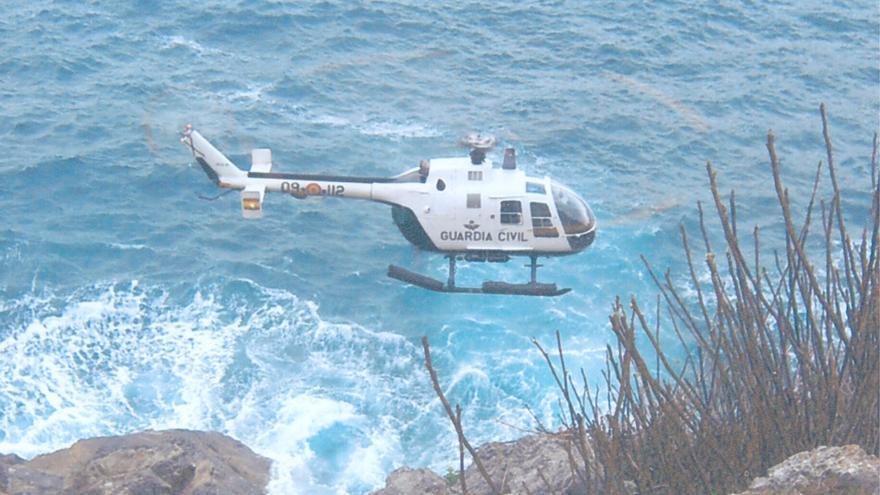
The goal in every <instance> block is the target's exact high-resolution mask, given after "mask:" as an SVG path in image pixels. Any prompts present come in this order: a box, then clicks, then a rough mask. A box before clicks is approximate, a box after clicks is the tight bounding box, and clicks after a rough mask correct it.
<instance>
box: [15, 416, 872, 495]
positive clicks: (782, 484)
mask: <svg viewBox="0 0 880 495" xmlns="http://www.w3.org/2000/svg"><path fill="white" fill-rule="evenodd" d="M568 441H569V439H568V438H567V436H566V434H564V433H538V434H534V435H529V436H525V437H523V438H520V439H518V440H515V441H512V442H491V443H487V444H484V445H483V446H481V447H480V448H479V449H478V451H479V455H480V459H481V460H482V463H483V465H484V467H485V468H486V470H487V472H488V474H489V476H490V477H491V478H492V479H493V480H495V482H496V484H498V486H499V487H500V489H501V491H502V493H505V494H560V495H561V494H565V495H569V494H571V495H573V494H583V493H590V494H599V493H603V492H601V491H596V490H595V489H594V488H592V487H589V488H588V487H587V486H586V485H585V484H584V482H583V481H582V480H580V479H578V478H577V476H575V475H573V474H572V470H571V467H570V464H569V462H570V460H569V456H568V455H567V454H566V444H567V442H568ZM270 465H271V461H270V460H269V459H266V458H265V457H262V456H260V455H257V454H255V453H254V452H253V451H252V450H250V449H249V448H248V447H246V446H245V445H244V444H242V443H241V442H238V441H236V440H233V439H231V438H229V437H226V436H224V435H222V434H220V433H214V432H199V431H188V430H165V431H147V432H143V433H133V434H130V435H122V436H115V437H102V438H93V439H89V440H81V441H79V442H76V443H75V444H74V445H73V446H71V447H70V448H67V449H62V450H59V451H57V452H53V453H51V454H46V455H42V456H38V457H35V458H34V459H32V460H30V461H26V460H24V459H21V458H20V457H18V456H16V455H13V454H9V455H0V495H24V494H28V495H48V494H58V493H64V494H89V495H105V494H106V495H110V494H113V495H145V494H150V495H159V494H161V495H214V494H217V495H220V494H223V495H245V494H247V495H255V494H262V493H265V491H266V486H267V484H268V482H269V471H270ZM598 468H599V466H597V465H593V466H591V469H592V470H596V472H599V469H598ZM464 477H465V486H466V487H467V493H468V494H470V495H491V493H492V492H491V489H490V488H489V486H488V485H487V484H486V483H485V481H484V480H483V479H482V478H481V476H480V474H479V473H478V472H477V469H476V467H475V466H473V465H471V466H470V467H468V468H467V469H466V470H465V473H464ZM627 485H628V486H631V488H632V490H631V492H632V493H636V491H635V487H634V485H629V484H627ZM461 493H462V490H461V480H460V479H459V478H458V477H457V473H455V474H448V475H447V476H446V477H445V478H444V477H441V476H440V475H439V474H437V473H434V472H433V471H430V470H428V469H411V468H406V467H404V468H400V469H398V470H396V471H394V472H393V473H391V474H390V475H389V476H388V478H387V480H386V486H385V487H384V488H382V489H380V490H378V491H375V492H373V494H372V495H460V494H461ZM827 493H846V494H851V495H878V494H880V459H878V458H877V457H875V456H872V455H868V454H866V453H865V452H864V450H862V449H861V447H858V446H856V445H847V446H842V447H818V448H816V449H813V450H810V451H806V452H802V453H799V454H796V455H793V456H791V457H789V458H788V459H786V460H785V461H783V462H782V463H780V464H778V465H776V466H774V467H772V468H770V469H769V470H768V472H767V473H766V475H765V476H763V477H758V478H755V479H754V481H752V483H751V484H750V486H749V488H748V490H746V491H744V492H741V493H740V494H739V495H770V494H773V495H776V494H787V495H819V494H827Z"/></svg>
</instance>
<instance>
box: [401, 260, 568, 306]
mask: <svg viewBox="0 0 880 495" xmlns="http://www.w3.org/2000/svg"><path fill="white" fill-rule="evenodd" d="M446 257H447V258H448V259H449V276H448V278H447V280H446V284H445V285H444V284H443V282H441V281H439V280H437V279H435V278H432V277H428V276H425V275H421V274H419V273H415V272H411V271H409V270H407V269H406V268H401V267H399V266H397V265H388V276H389V277H391V278H393V279H397V280H400V281H401V282H406V283H408V284H412V285H415V286H417V287H421V288H423V289H428V290H433V291H436V292H449V293H463V294H502V295H519V296H561V295H562V294H565V293H567V292H569V291H571V289H559V288H557V287H556V284H553V283H550V284H546V283H541V282H538V280H537V279H538V268H540V267H541V266H543V265H539V264H538V257H537V256H535V255H531V256H530V258H531V262H530V263H529V264H528V265H526V266H527V267H529V268H530V270H531V277H530V278H531V280H530V282H528V283H525V284H512V283H508V282H494V281H486V282H483V284H482V286H480V287H459V286H457V285H455V273H456V269H455V261H456V255H454V254H450V255H448V256H446Z"/></svg>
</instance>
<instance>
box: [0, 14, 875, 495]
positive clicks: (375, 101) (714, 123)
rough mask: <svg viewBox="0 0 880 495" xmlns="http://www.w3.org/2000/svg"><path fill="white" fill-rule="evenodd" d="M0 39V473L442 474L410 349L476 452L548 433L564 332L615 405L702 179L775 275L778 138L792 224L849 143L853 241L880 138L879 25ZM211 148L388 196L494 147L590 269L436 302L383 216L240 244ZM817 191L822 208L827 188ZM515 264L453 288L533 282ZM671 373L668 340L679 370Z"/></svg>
mask: <svg viewBox="0 0 880 495" xmlns="http://www.w3.org/2000/svg"><path fill="white" fill-rule="evenodd" d="M4 13H5V15H4V16H2V19H0V109H2V115H3V117H4V118H3V119H0V144H2V149H3V153H2V154H0V211H2V215H0V377H2V379H0V452H4V453H5V452H15V453H18V454H20V455H24V456H33V455H37V454H39V453H43V452H47V451H51V450H54V449H57V448H61V447H65V446H67V445H69V444H70V443H72V442H73V441H74V440H76V439H78V438H81V437H86V436H94V435H105V434H117V433H125V432H130V431H135V430H141V429H144V428H170V427H184V428H198V429H215V430H219V431H222V432H225V433H227V434H229V435H232V436H233V437H235V438H238V439H240V440H242V441H243V442H245V443H246V444H247V445H249V446H250V447H252V448H253V449H254V450H256V451H257V452H259V453H261V454H264V455H266V456H268V457H270V458H272V459H273V460H275V463H274V467H273V481H272V485H271V487H272V491H273V493H276V494H280V493H309V494H312V493H317V494H320V493H364V492H366V491H368V490H370V489H372V488H375V487H377V486H381V485H382V483H383V481H384V478H385V476H386V475H387V474H388V473H389V472H390V471H391V470H393V469H394V468H396V467H399V466H400V465H403V464H406V465H410V466H428V467H432V468H434V469H437V470H439V471H445V468H446V467H448V466H453V465H455V464H456V463H457V449H456V444H455V439H454V435H453V433H452V431H451V429H450V427H449V425H448V423H447V420H446V419H445V417H444V416H443V413H442V409H441V408H440V406H439V404H438V403H437V401H436V399H435V398H434V394H433V392H432V390H431V388H430V383H429V381H428V377H427V374H426V373H425V372H424V367H423V364H422V360H421V349H420V346H419V342H418V339H419V337H420V336H422V335H427V336H428V337H429V338H430V340H431V343H432V348H433V352H434V354H435V361H436V364H437V367H438V371H439V373H440V376H441V380H442V382H443V383H444V386H445V387H446V390H447V393H448V395H449V397H450V398H451V400H453V401H455V402H460V403H461V404H462V405H463V407H464V410H465V425H466V430H467V433H468V435H469V437H470V439H471V441H472V442H473V443H475V444H476V443H480V442H483V441H487V440H489V439H509V438H514V437H516V436H519V435H521V434H522V431H523V430H524V429H528V428H531V427H534V424H533V421H532V420H531V418H530V417H529V415H528V414H527V413H526V412H525V407H526V406H528V407H530V408H531V409H532V410H533V411H535V413H536V414H537V415H538V416H539V417H541V418H542V420H544V421H545V422H546V423H548V424H551V425H554V424H558V422H556V421H555V420H554V412H553V411H554V404H555V401H556V394H555V393H554V388H553V384H552V378H551V377H550V376H549V374H548V373H547V371H546V369H545V367H544V366H543V364H542V363H541V360H540V356H539V355H538V353H537V352H536V350H535V349H534V347H533V346H532V344H531V338H532V337H535V338H537V339H539V340H541V341H543V342H545V343H550V342H551V339H552V338H553V332H554V331H555V330H559V331H560V332H561V333H562V335H563V338H564V339H565V341H566V345H567V348H568V349H569V360H570V362H571V365H573V366H582V367H584V368H585V369H586V370H587V372H588V374H590V376H592V377H595V378H598V373H599V371H600V370H601V369H602V367H603V350H604V348H605V345H606V344H608V343H610V342H613V340H612V335H611V332H610V330H609V328H608V319H607V317H608V314H609V312H610V307H611V304H612V302H613V301H614V298H615V296H618V295H619V296H621V297H624V298H628V297H629V296H630V295H635V296H637V297H638V298H639V299H640V300H641V301H644V302H645V303H646V304H651V303H652V301H653V300H654V298H655V296H656V291H655V290H654V289H653V288H652V286H651V285H650V283H649V280H648V276H647V274H646V272H645V270H644V269H643V266H642V264H641V262H640V260H639V255H640V254H644V255H646V256H647V257H648V258H649V259H650V260H651V261H652V263H654V264H655V265H656V266H657V267H659V268H660V269H661V270H662V269H665V268H666V267H669V268H671V270H672V274H673V278H674V280H676V281H677V282H682V281H683V280H684V273H685V272H684V269H683V266H682V261H681V260H680V259H679V258H680V257H679V252H680V250H679V247H678V246H679V241H678V225H679V224H680V223H683V224H684V225H685V226H686V227H688V228H689V229H691V233H692V236H693V235H696V230H695V229H696V223H695V222H696V213H695V203H696V202H697V201H703V202H704V203H705V202H706V201H708V200H709V199H710V198H709V195H708V191H707V189H706V187H705V184H706V178H705V168H704V166H705V162H706V160H712V162H713V163H714V164H715V166H716V167H717V168H718V169H719V171H720V181H721V184H722V187H723V189H725V190H729V189H731V188H736V190H737V198H738V199H739V201H740V204H741V207H740V210H739V212H738V214H739V219H740V221H741V224H742V225H745V226H747V227H748V226H751V225H753V224H755V223H758V224H761V225H762V227H765V230H766V234H765V237H764V239H765V245H766V246H767V247H768V249H771V248H772V247H774V246H777V247H778V246H780V245H781V237H779V235H778V234H774V233H773V228H772V227H773V226H775V225H776V218H775V216H776V212H777V208H778V206H777V205H776V204H775V199H774V198H775V193H774V191H773V188H772V184H771V182H770V181H769V180H768V178H769V166H768V160H767V153H766V149H765V147H764V143H765V140H766V132H767V129H768V128H773V129H774V131H775V132H776V134H777V137H778V141H777V146H778V149H779V152H780V155H781V158H782V165H783V168H784V173H785V179H786V183H787V185H788V186H789V187H790V188H791V189H792V191H793V192H794V193H802V194H806V193H808V191H809V186H810V183H811V181H812V177H813V173H814V168H815V166H816V164H817V163H818V161H819V160H820V159H824V144H823V142H822V138H821V123H820V120H819V115H818V105H819V102H820V101H824V102H825V104H826V106H827V108H828V110H829V113H830V115H831V125H832V136H833V138H834V143H835V150H836V152H837V156H836V158H837V164H838V173H839V177H840V180H841V182H842V184H843V187H844V190H845V203H844V207H845V208H846V209H847V218H848V219H849V220H850V221H851V222H852V223H853V224H854V225H856V226H858V225H861V224H863V223H864V221H865V219H866V217H867V212H866V210H865V207H866V205H867V204H868V200H867V198H868V190H869V179H868V177H869V176H870V170H869V163H870V153H871V137H872V135H873V133H874V131H875V130H876V128H877V126H878V110H880V41H878V40H880V12H878V8H877V5H876V4H875V3H873V2H862V3H857V2H848V3H844V4H840V5H826V2H798V3H787V4H782V5H772V6H771V5H765V4H763V3H757V4H752V3H746V4H735V3H723V4H722V5H717V4H716V2H704V3H699V4H696V5H694V4H691V3H689V2H668V3H664V4H650V3H647V4H646V3H642V2H624V3H613V4H612V3H595V4H591V5H584V4H583V3H579V2H541V3H536V4H534V5H531V6H522V5H520V4H519V3H516V2H497V3H493V4H489V5H478V4H471V3H464V2H439V3H436V4H432V5H423V4H422V3H418V2H377V3H369V4H362V5H355V4H345V5H338V4H331V3H310V4H305V5H288V4H286V3H279V2H219V1H217V2H203V3H199V2H179V1H168V2H161V1H153V2H126V3H118V4H117V5H116V6H109V5H101V4H88V5H86V4H83V3H82V2H54V3H49V2H41V1H33V2H28V3H7V4H6V5H5V6H4ZM190 122H191V123H193V124H194V125H195V126H196V127H197V128H198V129H199V130H200V131H201V132H202V133H203V134H204V135H205V136H206V137H208V138H209V139H211V140H212V141H214V142H215V144H216V145H217V146H218V147H219V148H220V149H221V150H223V151H225V152H226V153H227V154H228V155H229V156H230V157H231V158H232V159H233V160H235V161H238V162H239V163H240V164H242V165H244V166H247V163H248V160H249V158H248V153H249V150H250V149H251V148H252V147H271V148H272V150H273V154H274V161H275V164H276V165H275V166H276V168H277V169H279V170H283V171H291V172H306V171H314V172H333V173H339V174H352V175H358V174H363V175H393V174H396V173H398V172H401V171H403V170H405V169H407V168H410V167H412V166H415V165H416V164H417V163H418V161H419V160H420V159H422V158H430V157H438V156H454V155H458V154H460V153H463V152H464V150H462V149H460V148H458V147H456V143H457V141H458V139H459V137H461V136H462V135H463V134H465V133H466V132H469V131H473V130H480V131H483V132H486V133H494V134H495V135H496V136H497V137H498V138H499V140H500V141H501V142H502V143H503V144H504V145H509V146H513V147H515V148H516V149H517V153H518V155H519V161H520V163H521V164H522V165H523V166H524V167H525V168H526V169H527V170H528V171H529V172H531V173H533V174H535V175H545V174H546V175H550V176H553V177H555V178H557V179H559V180H560V181H562V182H564V183H566V184H568V185H570V186H571V187H572V188H573V189H575V190H576V191H578V192H579V193H580V194H581V195H583V196H584V197H585V198H586V199H587V200H588V201H589V202H590V204H591V206H592V207H593V209H594V211H595V213H596V215H597V217H598V218H599V222H600V231H599V235H598V237H597V240H596V242H595V244H594V245H593V246H592V247H591V248H590V249H589V250H587V251H586V252H584V253H582V254H579V255H577V256H573V257H568V258H556V259H551V260H547V261H546V262H545V263H544V264H545V265H546V266H545V267H544V268H543V269H542V271H541V276H542V277H543V278H544V279H546V280H553V281H557V282H558V283H559V284H560V285H561V286H565V287H572V288H573V292H572V293H570V294H568V295H565V296H563V297H560V298H555V299H542V298H504V297H497V296H483V297H467V296H455V295H442V294H434V293H429V292H425V291H423V290H420V289H416V288H413V287H408V286H405V285H403V284H401V283H398V282H397V281H394V280H390V279H388V278H386V277H385V269H386V267H387V265H388V264H389V263H394V264H398V265H401V266H405V267H410V268H412V269H414V270H415V271H419V272H422V273H428V274H434V275H436V276H438V277H441V278H442V276H443V274H444V273H445V266H446V265H445V260H443V259H442V258H441V257H439V256H436V255H432V254H429V253H425V252H420V251H418V250H416V249H415V248H414V247H412V246H410V245H409V244H408V243H407V242H406V241H405V240H404V239H403V238H402V237H401V236H400V235H399V233H398V232H397V229H396V228H395V227H394V225H393V223H392V221H391V215H390V211H389V208H388V207H387V206H385V205H381V204H372V203H361V202H346V201H342V200H334V199H326V200H314V201H294V200H292V199H290V198H287V197H275V196H270V197H269V198H268V200H267V202H266V205H265V210H266V211H265V217H264V218H263V219H262V220H261V221H257V222H254V221H245V220H243V219H242V218H241V215H240V211H239V205H238V202H237V198H236V197H235V196H234V195H230V196H226V197H223V198H220V199H218V200H216V201H203V200H200V199H198V197H197V195H199V194H201V195H211V194H214V193H215V192H216V191H215V190H214V188H213V186H212V184H210V182H208V180H207V179H206V178H205V177H204V174H203V173H202V172H201V170H200V169H199V168H198V167H197V166H194V164H193V163H192V160H191V156H190V155H189V154H188V152H187V150H186V149H184V148H183V147H182V146H181V145H180V144H179V143H178V141H177V139H178V134H177V133H178V131H179V130H180V129H181V128H182V127H183V125H184V124H186V123H190ZM826 191H827V189H826ZM520 264H521V263H519V262H518V261H515V262H513V263H508V264H506V265H496V264H492V265H489V266H485V265H480V264H475V265H470V266H467V267H463V268H462V270H461V278H460V280H461V282H463V283H476V282H477V281H479V280H483V279H505V280H516V279H521V278H524V277H526V276H527V271H526V269H525V268H523V267H522V266H520ZM670 345H672V344H671V342H670Z"/></svg>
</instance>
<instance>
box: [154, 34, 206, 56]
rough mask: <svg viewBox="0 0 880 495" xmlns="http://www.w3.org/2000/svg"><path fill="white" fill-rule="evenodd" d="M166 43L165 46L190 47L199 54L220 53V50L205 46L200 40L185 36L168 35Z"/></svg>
mask: <svg viewBox="0 0 880 495" xmlns="http://www.w3.org/2000/svg"><path fill="white" fill-rule="evenodd" d="M164 41H165V43H164V44H163V48H178V47H183V48H188V49H190V50H192V51H194V52H195V53H197V54H199V55H204V54H205V53H209V54H210V53H219V50H215V49H210V48H205V47H204V46H202V44H201V43H199V42H198V41H195V40H192V39H189V38H187V37H185V36H180V35H177V34H176V35H173V36H167V37H165V39H164Z"/></svg>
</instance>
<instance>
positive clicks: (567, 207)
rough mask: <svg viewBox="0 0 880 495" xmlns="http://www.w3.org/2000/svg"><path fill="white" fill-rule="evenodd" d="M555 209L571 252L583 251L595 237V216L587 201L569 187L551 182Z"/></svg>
mask: <svg viewBox="0 0 880 495" xmlns="http://www.w3.org/2000/svg"><path fill="white" fill-rule="evenodd" d="M551 189H552V191H553V200H554V201H555V202H556V211H557V212H558V213H559V220H560V222H561V223H562V228H563V230H564V231H565V236H566V238H567V239H568V244H569V245H570V246H571V250H572V251H573V252H578V251H583V250H584V249H586V248H587V247H588V246H589V245H590V244H592V243H593V240H594V239H595V238H596V217H595V216H593V210H591V209H590V207H589V205H587V202H586V201H584V199H583V198H582V197H580V196H579V195H578V194H577V193H575V192H574V191H572V190H571V189H569V188H567V187H565V186H563V185H562V184H559V183H557V182H553V183H552V184H551Z"/></svg>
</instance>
